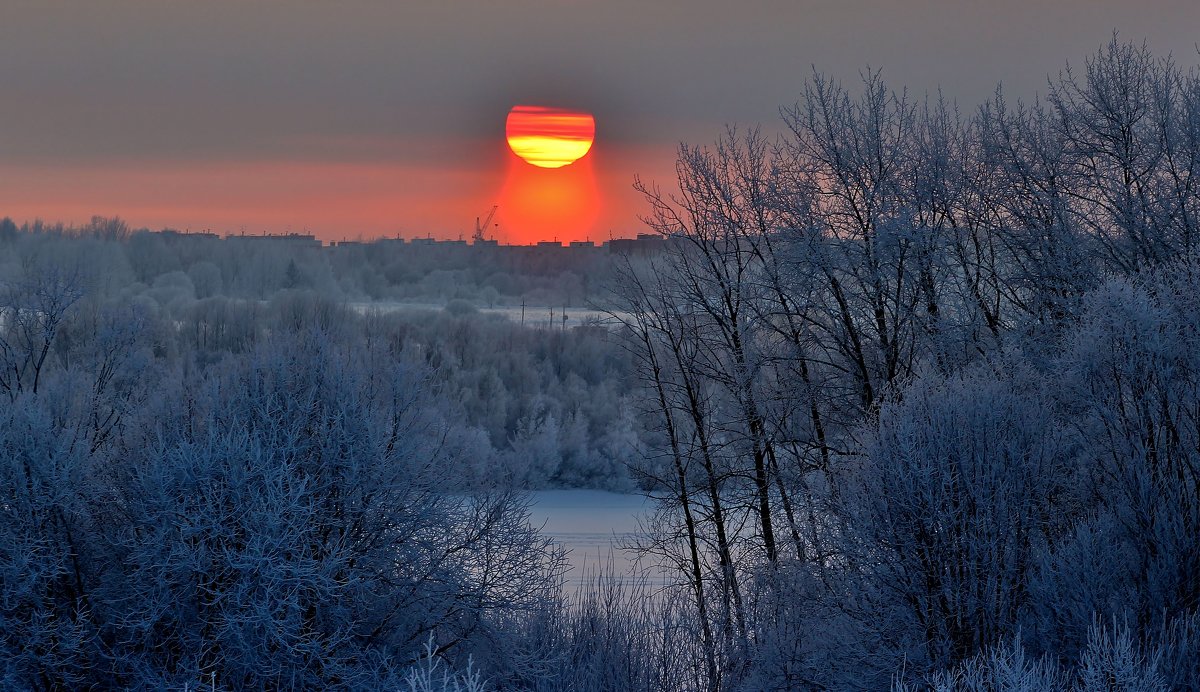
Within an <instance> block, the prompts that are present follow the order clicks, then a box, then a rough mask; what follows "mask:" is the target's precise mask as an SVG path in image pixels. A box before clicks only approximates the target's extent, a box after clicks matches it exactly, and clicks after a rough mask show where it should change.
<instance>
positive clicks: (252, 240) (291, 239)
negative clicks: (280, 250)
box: [225, 233, 322, 248]
mask: <svg viewBox="0 0 1200 692" xmlns="http://www.w3.org/2000/svg"><path fill="white" fill-rule="evenodd" d="M225 240H227V241H231V242H235V243H247V244H254V245H258V244H268V243H269V244H281V245H287V246H289V247H302V248H319V247H322V244H321V241H320V240H318V239H317V237H316V236H312V235H308V234H304V233H283V234H279V235H272V234H269V233H264V234H262V235H244V234H243V235H231V236H226V237H225Z"/></svg>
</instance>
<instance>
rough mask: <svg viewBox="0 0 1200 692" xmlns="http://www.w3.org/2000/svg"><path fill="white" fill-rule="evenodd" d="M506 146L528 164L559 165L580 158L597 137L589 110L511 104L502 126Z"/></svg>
mask: <svg viewBox="0 0 1200 692" xmlns="http://www.w3.org/2000/svg"><path fill="white" fill-rule="evenodd" d="M504 131H505V135H506V136H507V137H508V146H509V148H510V149H512V150H513V153H514V154H516V155H517V156H520V157H521V158H522V159H524V160H525V161H526V162H527V163H531V164H533V165H534V166H538V167H540V168H562V167H563V166H566V165H567V164H570V163H574V162H575V161H578V160H579V159H581V158H583V156H584V155H585V154H587V153H588V150H589V149H591V148H592V140H593V139H595V137H596V120H595V118H593V117H592V114H591V113H581V112H578V111H569V110H564V109H561V108H543V107H542V106H513V109H512V110H511V111H509V112H508V120H507V122H506V123H505V125H504Z"/></svg>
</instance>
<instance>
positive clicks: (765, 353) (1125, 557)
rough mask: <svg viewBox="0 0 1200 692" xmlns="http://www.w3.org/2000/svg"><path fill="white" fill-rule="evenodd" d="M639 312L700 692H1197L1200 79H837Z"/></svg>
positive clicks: (688, 203)
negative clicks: (968, 96) (968, 87)
mask: <svg viewBox="0 0 1200 692" xmlns="http://www.w3.org/2000/svg"><path fill="white" fill-rule="evenodd" d="M783 122H784V124H785V125H786V128H787V132H788V134H787V135H786V136H783V137H782V138H780V139H779V140H777V141H767V140H766V139H765V138H764V137H762V136H761V135H760V134H759V133H758V132H756V131H750V132H744V133H739V132H736V131H730V132H728V133H727V134H726V135H725V136H724V137H723V138H722V139H721V140H720V141H719V142H718V143H717V144H716V146H715V147H712V148H697V147H683V148H681V149H680V152H679V159H678V170H679V185H680V189H681V192H680V194H678V195H676V196H670V197H668V196H666V195H664V194H662V193H660V192H659V191H658V190H657V189H656V188H651V187H646V188H645V193H646V196H647V198H648V200H649V202H650V204H651V206H652V214H651V223H652V224H653V226H654V227H655V228H656V229H657V230H658V231H659V232H660V233H662V234H663V235H665V236H668V237H669V238H671V239H672V240H673V242H672V243H670V244H669V247H670V248H671V249H670V251H669V252H668V254H666V255H664V256H662V257H661V258H659V259H658V260H656V261H655V262H654V264H653V265H652V266H651V267H650V268H649V269H647V268H644V267H638V266H632V265H631V266H629V267H628V268H627V269H626V271H625V272H624V277H623V281H622V283H621V286H622V289H621V292H622V296H623V301H622V303H621V310H622V311H623V313H622V314H624V315H625V318H624V326H625V333H626V337H627V339H628V343H629V344H630V347H631V349H632V350H633V352H634V353H635V354H636V356H637V358H638V373H639V376H640V378H641V381H642V385H643V386H642V394H643V397H642V401H643V408H644V410H645V411H646V413H647V417H648V418H649V419H652V420H654V421H656V422H657V425H656V430H655V435H654V437H653V439H652V444H651V448H650V453H649V456H648V461H647V463H646V464H645V466H644V467H643V468H642V470H641V471H642V473H643V474H645V475H646V476H648V477H650V478H652V479H653V483H654V484H655V485H656V486H657V487H660V488H664V489H669V490H666V491H665V494H664V496H663V497H660V510H659V512H658V514H657V516H656V517H655V521H654V522H653V527H655V528H657V529H658V533H657V539H656V540H652V541H649V542H648V543H647V545H645V546H644V548H645V549H646V550H647V551H649V552H651V553H654V554H657V555H662V556H666V559H667V560H668V563H669V564H671V565H673V566H675V567H677V575H678V584H679V588H680V589H681V593H683V594H686V595H687V602H688V603H689V604H690V610H691V612H692V613H693V614H694V616H695V618H696V621H697V622H698V623H700V625H701V626H699V627H698V628H697V629H696V636H697V638H699V639H700V641H701V642H702V646H701V647H700V649H699V650H700V651H702V652H703V656H702V657H701V658H698V659H696V660H695V661H694V662H693V665H694V666H696V667H697V669H699V670H703V671H704V675H703V680H702V686H703V687H705V688H707V689H713V690H715V689H789V690H794V689H880V688H886V687H888V686H889V685H891V684H893V683H894V684H896V685H899V686H902V687H903V686H908V685H912V686H915V687H916V688H923V687H925V686H926V685H929V686H934V687H938V688H941V689H979V690H983V689H1030V690H1032V689H1071V688H1079V689H1089V690H1091V689H1118V688H1119V689H1193V688H1195V687H1196V686H1197V685H1200V667H1198V663H1197V662H1198V661H1200V615H1198V613H1197V608H1198V606H1200V579H1198V578H1197V575H1198V574H1200V260H1198V259H1197V258H1196V256H1195V254H1194V253H1195V250H1196V245H1197V242H1198V239H1200V195H1198V194H1197V191H1198V187H1197V186H1198V185H1200V74H1198V73H1197V71H1196V70H1194V69H1193V70H1190V71H1185V70H1182V69H1180V68H1179V67H1177V66H1176V65H1175V64H1174V63H1173V62H1172V61H1171V60H1169V59H1161V58H1156V57H1154V56H1153V55H1152V54H1151V53H1150V51H1149V50H1148V49H1146V48H1145V47H1144V46H1138V45H1130V44H1124V43H1121V42H1118V41H1117V40H1116V39H1114V40H1113V42H1112V43H1111V44H1109V45H1108V46H1106V47H1105V48H1104V49H1102V50H1101V51H1099V52H1098V53H1097V54H1095V55H1093V56H1091V57H1090V58H1089V59H1088V60H1087V61H1086V62H1085V63H1084V65H1083V66H1082V68H1081V69H1080V70H1079V71H1078V72H1072V71H1070V70H1068V71H1065V72H1063V73H1061V74H1060V75H1059V76H1058V78H1057V79H1055V80H1053V81H1052V82H1051V83H1050V86H1049V91H1048V93H1047V95H1046V97H1045V98H1044V99H1043V100H1039V101H1036V102H1033V103H1016V104H1014V103H1011V102H1009V101H1008V100H1007V99H1006V97H1005V96H1004V95H1003V93H1002V92H1001V91H999V90H997V92H996V94H995V96H994V97H993V98H992V99H990V100H989V101H988V102H987V103H985V104H984V105H983V106H982V107H980V108H979V110H978V111H977V112H975V113H974V114H972V115H969V116H965V115H962V114H960V113H959V112H957V111H956V110H955V109H954V108H953V107H952V105H950V104H949V103H947V102H946V101H944V100H940V99H939V100H925V101H916V102H914V101H912V100H910V98H909V97H908V96H907V95H906V94H905V92H903V91H901V92H896V91H893V90H892V89H890V88H889V87H888V86H887V85H886V84H885V83H884V81H883V80H882V78H881V77H880V75H879V74H878V73H875V72H868V73H865V74H864V75H863V80H862V86H861V90H858V91H855V92H851V91H848V90H847V89H846V88H844V87H843V86H841V85H840V84H838V83H836V82H833V81H830V80H828V79H826V78H824V77H822V76H820V75H816V76H814V77H813V78H812V79H811V80H810V81H809V83H808V85H807V86H806V88H805V92H804V97H803V99H802V100H801V101H800V103H798V104H797V105H795V106H794V107H790V108H787V109H785V110H784V111H783Z"/></svg>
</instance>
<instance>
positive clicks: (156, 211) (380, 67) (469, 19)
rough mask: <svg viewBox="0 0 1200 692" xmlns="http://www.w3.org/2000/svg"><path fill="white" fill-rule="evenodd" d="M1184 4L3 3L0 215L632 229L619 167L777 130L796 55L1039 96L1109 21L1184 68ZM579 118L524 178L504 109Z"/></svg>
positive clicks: (553, 235)
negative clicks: (729, 135) (729, 136)
mask: <svg viewBox="0 0 1200 692" xmlns="http://www.w3.org/2000/svg"><path fill="white" fill-rule="evenodd" d="M1197 27H1200V2H1197V1H1196V0H1143V1H1140V2H1135V1H1126V2H1118V1H1117V0H1004V1H992V2H984V1H980V0H795V1H793V2H783V1H777V0H740V1H738V2H732V1H731V2H718V1H716V0H691V1H689V2H653V1H652V0H641V1H638V2H634V1H630V0H606V1H604V2H596V1H593V2H583V1H582V0H507V1H505V2H496V1H495V0H490V1H476V0H469V1H468V0H461V1H460V0H441V1H437V2H424V1H408V0H404V1H401V0H337V1H336V2H335V1H334V0H327V1H323V2H317V1H310V0H290V1H288V2H283V1H275V0H204V1H203V2H185V1H182V0H97V1H88V0H78V1H76V2H59V1H57V0H4V2H3V7H0V217H3V216H9V217H12V218H13V219H14V220H16V221H18V222H21V221H26V220H31V219H34V218H41V219H44V220H47V221H52V222H53V221H63V222H68V223H82V222H84V221H86V220H87V219H89V218H90V217H91V216H92V215H103V216H120V217H121V218H123V219H125V220H126V221H128V222H129V223H130V224H131V225H132V226H135V227H149V228H152V229H159V228H164V227H171V228H176V229H179V230H191V231H202V230H210V231H213V232H218V233H221V234H229V233H242V232H244V233H263V232H271V233H282V232H296V233H300V232H308V233H313V234H315V235H317V236H318V237H320V238H322V239H325V240H341V239H356V238H363V239H370V238H376V237H381V236H389V237H391V236H395V235H401V236H404V237H426V236H432V237H438V238H457V237H460V236H462V237H470V235H471V233H472V231H473V229H474V224H475V219H476V217H478V216H483V215H486V213H487V212H488V210H489V209H490V208H491V206H492V205H499V210H498V211H497V214H496V222H497V223H498V225H497V226H494V227H493V228H492V229H490V230H491V233H490V235H493V236H494V237H496V238H497V239H499V240H501V241H502V242H509V243H528V242H534V241H537V240H551V239H558V240H561V241H567V240H579V239H591V240H596V241H600V240H606V239H608V238H609V237H627V236H631V235H633V234H635V233H637V232H639V231H642V230H644V227H643V226H642V225H641V223H640V221H639V219H638V215H639V214H641V213H644V212H645V211H646V207H645V204H644V202H643V200H642V199H641V197H640V195H639V194H638V193H637V192H636V191H634V189H633V187H632V183H633V180H634V178H635V176H641V177H642V178H643V179H644V180H647V181H651V182H657V183H660V184H662V185H663V186H664V187H667V188H669V187H670V185H671V184H672V183H673V181H674V177H675V173H674V155H675V150H676V147H677V146H678V145H679V143H680V142H688V143H693V144H704V143H707V142H711V141H712V140H713V139H715V138H716V137H717V136H718V135H719V134H720V132H721V131H722V129H723V127H724V126H725V125H726V124H741V125H762V126H763V127H764V129H765V130H767V131H768V132H771V131H773V129H776V128H778V113H779V108H780V107H781V106H787V105H790V104H793V103H795V102H796V100H797V99H798V98H799V96H800V94H801V90H802V88H803V84H804V82H805V80H806V79H807V78H808V77H809V76H810V75H811V73H812V70H813V69H816V70H818V71H820V72H822V73H825V74H828V75H830V76H832V77H834V78H836V79H839V80H842V81H844V82H847V83H852V82H854V81H855V80H857V78H858V74H859V72H860V71H861V70H862V69H863V68H864V67H867V66H871V67H873V68H880V69H882V70H883V73H884V76H885V78H887V80H888V81H889V82H890V83H891V84H892V85H893V86H896V87H900V86H907V88H908V89H909V91H910V93H915V94H924V93H934V92H936V91H937V90H938V89H939V88H940V89H941V90H942V92H943V93H944V94H945V95H946V96H947V97H949V98H951V99H953V100H955V101H957V102H958V104H959V105H960V106H961V107H963V108H964V109H971V108H973V107H974V106H975V105H977V104H978V103H979V102H980V101H981V100H982V99H984V98H985V97H986V96H987V95H989V94H990V93H991V92H992V91H993V89H994V88H995V86H996V84H997V83H1003V84H1004V85H1005V88H1006V91H1007V92H1008V93H1009V94H1011V95H1013V96H1015V97H1023V98H1032V97H1034V96H1036V95H1037V94H1038V93H1040V92H1044V90H1045V85H1046V79H1047V75H1049V74H1052V73H1057V72H1058V70H1060V69H1061V68H1062V67H1064V66H1065V65H1066V63H1067V62H1068V61H1070V62H1072V63H1073V64H1080V63H1082V61H1083V59H1084V58H1085V57H1086V56H1088V55H1090V54H1091V53H1093V52H1095V51H1096V50H1097V49H1098V48H1099V47H1100V46H1101V45H1102V44H1103V43H1105V42H1106V41H1107V40H1108V39H1109V38H1110V36H1111V34H1112V32H1113V31H1114V30H1118V31H1119V32H1120V36H1121V37H1122V38H1123V39H1129V40H1137V41H1141V40H1146V41H1148V43H1149V45H1150V47H1151V48H1152V49H1153V50H1154V51H1155V53H1156V54H1159V55H1166V54H1168V53H1170V54H1173V55H1174V56H1175V57H1176V59H1177V60H1178V61H1179V62H1180V63H1182V64H1185V65H1195V64H1198V63H1200V57H1198V56H1197V50H1196V44H1197V41H1200V34H1198V33H1197V31H1196V29H1197ZM522 104H523V105H536V106H546V107H553V108H565V109H573V110H579V111H586V112H589V113H592V114H593V115H594V117H595V130H596V137H595V143H594V145H593V146H592V148H591V150H590V152H589V153H588V154H587V156H585V157H584V158H582V159H580V160H579V161H577V162H576V163H573V164H571V165H569V166H565V167H563V168H559V169H536V168H535V167H533V166H530V165H529V164H527V163H525V162H524V161H522V160H521V159H519V158H517V157H516V156H514V155H513V154H512V153H511V152H510V151H509V149H508V147H507V145H506V143H505V139H504V125H505V118H506V115H507V113H508V111H509V110H510V109H511V108H512V107H513V106H515V105H522Z"/></svg>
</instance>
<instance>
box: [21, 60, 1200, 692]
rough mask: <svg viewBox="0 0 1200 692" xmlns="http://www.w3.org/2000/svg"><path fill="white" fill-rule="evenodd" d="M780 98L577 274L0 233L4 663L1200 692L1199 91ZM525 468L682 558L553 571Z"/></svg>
mask: <svg viewBox="0 0 1200 692" xmlns="http://www.w3.org/2000/svg"><path fill="white" fill-rule="evenodd" d="M780 114H781V123H780V124H781V126H782V130H783V134H781V135H780V136H778V137H774V136H767V135H764V134H763V131H762V130H760V129H755V128H749V129H746V128H735V127H731V128H729V129H728V130H727V131H726V132H725V133H724V134H723V135H721V136H720V137H719V139H717V141H716V142H715V143H714V144H712V145H709V146H692V145H681V146H680V148H679V150H678V161H677V172H678V179H677V180H676V181H671V184H670V185H669V186H660V185H659V184H656V183H654V182H649V181H646V182H642V181H638V183H637V185H638V187H639V189H640V190H641V191H642V192H643V194H644V196H645V200H646V207H647V211H646V215H645V216H646V223H647V224H648V225H649V227H650V230H651V231H653V232H655V233H657V234H659V235H661V236H663V237H664V239H665V242H664V243H663V250H662V251H661V252H659V253H657V254H652V255H648V256H637V257H628V256H622V255H620V254H616V255H614V256H613V257H612V258H611V261H607V263H606V265H605V266H604V267H603V268H596V267H587V268H582V269H581V268H578V267H577V268H573V269H563V270H561V271H558V270H557V269H556V268H553V267H540V268H538V269H537V270H536V271H525V273H521V272H518V271H516V270H512V271H509V270H506V271H505V272H504V275H503V276H499V275H498V272H496V271H495V270H494V268H491V269H489V268H487V267H474V266H465V265H464V266H461V267H455V268H453V269H452V271H453V272H454V273H453V274H452V275H450V276H447V275H446V274H445V273H443V274H438V272H439V271H442V272H445V271H451V270H440V269H430V268H429V267H426V266H421V265H419V264H416V263H410V264H405V263H404V262H403V261H402V260H395V259H388V258H387V257H385V256H383V255H382V253H359V252H357V250H358V249H357V248H355V251H354V252H348V253H334V252H328V251H325V250H317V251H316V252H310V251H308V250H295V251H292V250H288V251H279V250H278V249H277V248H270V251H267V250H261V251H260V250H255V251H253V252H249V251H233V250H229V249H222V248H226V246H225V245H222V244H220V243H217V244H212V245H204V244H197V243H193V242H191V241H181V240H174V241H172V240H168V239H167V238H166V237H165V236H164V235H163V234H158V233H152V232H140V231H132V230H130V229H129V228H128V227H127V226H126V225H125V224H124V223H122V222H121V221H119V220H116V219H102V218H97V219H95V220H94V221H93V222H92V223H91V224H90V225H86V226H83V227H68V226H61V225H50V224H44V223H40V222H36V223H34V222H31V223H24V224H22V225H20V226H18V225H17V224H15V223H14V222H12V221H9V220H7V219H6V220H5V221H3V222H0V686H2V687H4V688H6V689H33V690H56V689H91V688H108V687H117V688H128V689H213V690H224V689H228V690H234V689H308V688H313V689H401V690H485V689H523V690H524V689H528V690H709V691H714V692H715V691H718V690H843V689H845V690H854V689H863V690H868V689H870V690H874V689H889V688H890V689H893V690H910V689H911V690H916V689H936V690H979V691H984V690H1030V691H1032V690H1175V689H1184V690H1186V689H1198V688H1200V578H1198V577H1197V575H1200V256H1198V255H1197V254H1196V253H1197V245H1198V244H1200V70H1198V69H1197V68H1196V67H1187V66H1180V65H1179V64H1177V63H1176V62H1175V61H1174V60H1173V59H1172V58H1169V57H1162V56H1156V55H1154V54H1153V53H1152V52H1151V51H1150V49H1149V48H1148V47H1147V46H1145V45H1143V44H1137V43H1127V42H1124V41H1121V40H1119V39H1117V38H1116V37H1114V38H1113V40H1112V42H1111V43H1109V44H1107V45H1105V46H1103V47H1102V48H1100V49H1099V50H1098V51H1097V52H1096V53H1094V54H1093V55H1091V56H1089V57H1087V58H1086V59H1085V60H1084V61H1083V62H1082V63H1080V65H1078V66H1076V67H1074V68H1064V69H1063V70H1062V71H1060V72H1058V73H1056V74H1055V75H1054V76H1053V77H1052V78H1051V79H1050V80H1049V81H1048V84H1047V90H1046V92H1045V94H1044V96H1042V97H1040V98H1038V99H1036V100H1033V101H1030V102H1025V101H1019V100H1018V101H1012V100H1010V99H1009V98H1008V97H1007V96H1006V94H1005V93H1004V91H1003V90H1002V89H1000V88H997V89H996V91H995V93H994V95H993V96H992V98H990V99H989V100H988V101H987V102H986V103H984V104H983V105H982V106H980V107H979V108H978V109H976V110H974V111H972V112H970V113H962V112H960V111H959V109H958V108H957V107H956V106H955V105H954V103H953V102H952V101H950V100H948V99H946V98H944V97H942V96H940V95H938V96H936V97H935V96H927V97H924V98H921V99H914V98H913V97H912V96H911V95H909V94H908V93H907V92H906V91H905V90H904V89H896V88H893V87H891V86H889V85H888V84H887V83H886V82H885V80H884V79H883V76H882V74H881V73H880V72H876V71H870V70H868V71H864V72H863V73H862V75H861V82H860V83H859V84H856V85H853V86H845V85H843V84H841V83H838V82H836V81H833V80H831V79H829V78H827V77H825V76H823V75H821V74H820V73H813V74H812V75H811V76H810V77H809V79H808V80H807V82H806V83H805V86H804V88H803V92H802V93H801V94H800V95H799V100H798V101H797V102H796V103H795V104H794V105H791V106H786V107H784V108H782V109H781V111H780ZM225 242H226V243H227V242H228V241H225ZM430 277H434V278H432V279H431V278H430ZM439 277H440V278H439ZM583 277H587V278H586V281H585V280H584V278H583ZM585 283H586V290H585V287H584V284H585ZM489 287H490V289H491V290H487V289H488V288H489ZM535 293H536V295H537V298H534V297H533V296H534V295H535ZM567 294H570V296H571V297H567ZM585 294H586V298H585V297H584V296H585ZM523 296H526V297H529V299H530V300H531V301H533V302H540V303H541V304H542V305H547V306H549V305H559V306H563V305H579V304H580V303H581V302H582V301H584V300H586V301H588V302H589V303H590V304H591V305H592V306H593V308H594V309H595V310H596V311H599V312H602V313H605V314H606V315H607V316H608V318H607V319H605V320H591V321H589V322H588V323H586V324H583V323H581V324H572V325H570V327H569V328H568V326H567V325H566V324H565V323H564V325H563V327H562V328H540V327H535V326H532V325H525V324H521V323H519V322H514V321H513V320H512V319H510V318H508V317H506V316H504V315H499V314H493V313H491V312H489V311H488V310H487V309H486V308H488V307H489V306H491V305H495V304H497V303H507V304H508V305H515V304H519V301H520V300H521V298H522V297H523ZM404 300H410V301H412V302H413V303H414V305H411V306H409V307H406V308H403V309H396V308H395V305H394V303H395V302H396V301H404ZM364 303H365V306H364V305H363V304H364ZM418 303H419V305H417V304H418ZM551 325H553V323H551ZM543 487H591V488H611V489H622V490H626V491H639V492H645V493H647V494H649V495H650V496H651V497H652V498H653V501H654V507H655V509H654V513H653V515H652V516H650V517H648V518H647V520H646V522H645V524H646V528H647V531H646V533H645V536H644V538H642V539H639V541H638V543H637V545H636V546H633V547H634V548H635V549H636V550H638V551H640V552H641V553H642V554H643V555H645V556H646V559H647V560H655V561H657V563H658V564H662V565H665V566H666V567H667V568H668V570H669V574H670V577H671V578H670V583H669V584H668V585H667V586H666V587H665V588H664V589H658V588H657V587H654V588H651V587H650V586H649V585H648V584H647V583H644V582H639V581H638V580H636V579H634V580H622V579H617V578H615V577H612V576H608V577H606V576H605V575H599V576H598V577H597V579H596V580H595V583H594V586H593V587H592V588H589V589H586V590H584V591H582V592H580V593H567V592H565V591H564V590H563V588H562V584H561V577H562V572H563V561H564V559H565V556H564V555H563V553H562V551H561V550H560V549H559V548H557V547H556V546H555V544H554V543H553V542H552V541H550V540H549V539H548V538H546V537H545V536H543V535H542V534H541V533H539V531H538V528H537V527H536V526H532V525H531V524H530V522H529V521H528V503H529V499H528V496H527V494H526V491H528V490H530V489H533V488H543Z"/></svg>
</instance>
